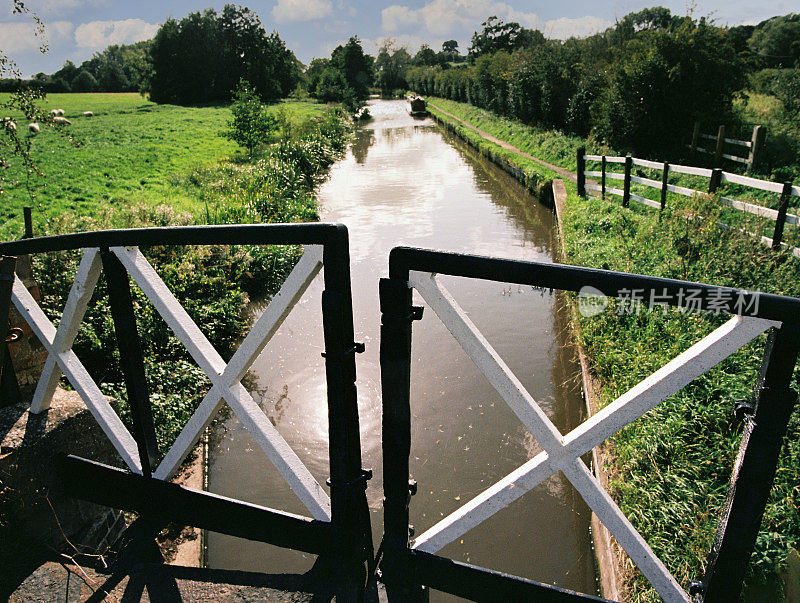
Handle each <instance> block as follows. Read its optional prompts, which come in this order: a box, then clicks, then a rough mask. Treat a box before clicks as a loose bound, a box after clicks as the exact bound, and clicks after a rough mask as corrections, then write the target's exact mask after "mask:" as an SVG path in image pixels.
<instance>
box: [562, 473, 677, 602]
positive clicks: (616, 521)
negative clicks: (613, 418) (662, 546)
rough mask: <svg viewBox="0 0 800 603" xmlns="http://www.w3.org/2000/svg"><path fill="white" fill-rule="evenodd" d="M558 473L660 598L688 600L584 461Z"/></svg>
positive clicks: (670, 600)
mask: <svg viewBox="0 0 800 603" xmlns="http://www.w3.org/2000/svg"><path fill="white" fill-rule="evenodd" d="M561 470H562V471H563V472H564V475H565V476H566V477H567V479H568V480H569V481H570V482H572V485H573V486H575V489H576V490H577V491H578V492H579V493H580V495H581V497H582V498H583V500H584V501H585V502H586V504H587V505H589V508H591V509H592V511H594V513H595V514H596V515H597V517H598V518H600V521H602V522H603V525H604V526H606V527H607V528H608V531H609V532H611V534H613V536H614V538H616V539H617V542H619V544H620V545H621V546H622V548H623V549H625V552H626V553H628V555H629V556H630V558H631V559H632V560H633V562H634V563H635V564H636V567H638V568H639V570H640V571H641V572H642V574H644V576H645V578H647V579H648V580H649V581H650V584H652V585H653V588H655V589H656V592H658V594H659V595H660V596H661V598H662V599H664V601H667V603H679V602H680V603H683V602H685V601H689V595H687V594H686V592H685V591H684V590H683V589H682V588H681V586H680V584H678V582H677V580H675V578H674V577H673V576H672V574H671V573H670V571H669V570H668V569H667V568H666V567H665V566H664V564H663V563H662V562H661V560H660V559H659V558H658V557H657V556H656V554H655V553H654V552H653V551H652V549H651V548H650V547H649V546H648V544H647V542H645V540H644V538H642V536H641V535H640V534H639V532H637V531H636V528H634V527H633V524H631V522H630V521H629V520H628V518H627V517H625V514H624V513H623V512H622V511H621V510H620V508H619V507H618V506H617V505H616V503H615V502H614V501H613V500H612V499H611V496H609V494H608V492H606V491H605V488H603V486H602V485H601V484H600V482H598V481H597V479H596V478H595V477H594V475H592V472H591V471H589V468H588V467H587V466H586V465H585V464H584V462H583V461H582V460H581V459H572V460H571V461H568V462H564V463H563V466H562V467H561Z"/></svg>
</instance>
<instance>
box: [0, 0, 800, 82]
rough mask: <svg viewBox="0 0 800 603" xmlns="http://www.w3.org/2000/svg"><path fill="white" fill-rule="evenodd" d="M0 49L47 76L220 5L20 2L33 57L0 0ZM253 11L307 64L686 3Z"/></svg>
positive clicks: (481, 1)
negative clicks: (43, 35) (354, 40)
mask: <svg viewBox="0 0 800 603" xmlns="http://www.w3.org/2000/svg"><path fill="white" fill-rule="evenodd" d="M0 2H2V3H3V4H5V5H6V8H5V9H4V10H3V11H2V12H0V50H2V51H4V52H5V53H7V54H8V55H10V56H11V58H12V59H14V60H15V62H16V63H17V64H18V65H19V67H21V69H22V71H23V73H24V74H25V75H32V74H34V73H37V72H39V71H44V72H46V73H51V72H53V71H55V70H57V69H58V68H59V67H60V66H61V65H62V64H63V63H64V61H65V60H67V59H70V60H72V61H74V62H75V63H78V64H79V63H80V62H81V61H83V60H85V59H87V58H89V57H91V56H92V54H93V53H94V52H96V51H98V50H102V49H103V48H105V47H106V46H108V45H109V44H122V43H130V42H136V41H139V40H145V39H148V38H151V37H152V36H153V34H154V33H155V31H157V29H158V25H159V23H162V22H163V21H164V20H165V19H166V18H168V17H170V16H173V17H178V18H179V17H183V16H184V15H186V14H187V13H189V12H191V11H194V10H199V9H203V8H206V7H209V6H212V7H214V8H217V9H219V8H221V7H222V6H223V5H224V4H225V3H224V2H203V1H202V0H201V1H200V2H198V1H197V0H191V1H189V0H180V1H178V2H169V3H165V2H156V1H154V0H143V1H136V2H130V1H122V0H28V2H27V4H28V6H29V7H30V8H32V9H34V10H36V12H37V13H38V14H39V16H40V17H41V18H42V19H43V20H44V22H45V23H46V25H47V39H48V43H49V45H50V51H49V52H48V53H47V54H44V55H42V54H40V53H39V52H38V50H37V47H38V43H37V41H36V39H35V38H34V36H33V28H32V25H31V21H30V18H28V17H25V16H20V15H12V14H11V1H10V0H0ZM240 3H241V4H244V5H246V6H249V7H250V8H251V9H252V10H255V11H256V12H257V13H258V14H259V15H260V16H261V20H262V21H263V23H264V25H265V27H266V28H267V30H273V29H275V30H277V31H278V32H279V34H280V36H281V37H282V38H283V39H284V40H285V41H286V43H287V45H288V47H289V48H291V49H292V50H294V52H295V54H296V55H297V56H298V58H299V59H300V60H301V61H303V62H308V61H309V60H310V59H311V58H312V57H315V56H327V55H328V54H330V51H331V50H332V49H333V48H335V47H336V45H337V44H340V43H342V42H343V41H346V40H347V38H349V37H350V36H351V35H353V34H355V35H358V36H359V38H361V39H362V40H363V41H364V46H365V48H366V50H367V51H368V52H372V53H374V52H375V50H376V48H377V46H378V45H379V44H380V43H381V42H382V41H383V40H384V39H386V38H392V39H394V40H395V41H396V43H397V44H398V45H405V46H408V48H409V50H410V51H411V52H415V51H416V50H417V49H418V48H419V46H420V44H423V43H427V44H430V45H431V47H433V48H434V49H436V50H438V49H439V48H440V47H441V44H442V42H443V41H444V40H448V39H455V40H458V42H459V46H460V48H461V50H462V52H464V51H466V48H467V46H468V45H469V39H470V37H471V35H472V32H473V31H474V30H475V29H477V28H478V27H479V26H480V23H481V22H482V21H483V20H484V19H485V18H486V17H488V16H489V15H497V16H499V17H500V18H502V19H504V20H506V21H517V22H519V23H520V24H522V25H523V26H525V27H534V28H537V29H540V30H542V31H543V32H544V33H545V35H546V36H547V37H551V38H566V37H569V36H571V35H578V36H584V35H588V34H592V33H595V32H597V31H600V30H602V29H604V28H605V27H608V26H609V25H611V24H612V23H613V22H614V20H615V19H617V18H619V17H622V16H623V15H625V14H627V13H629V12H631V11H635V10H640V9H641V8H644V7H647V6H653V5H659V4H660V5H662V6H667V7H668V8H670V9H671V10H672V11H673V12H675V13H678V14H685V13H686V12H687V2H685V1H679V2H669V1H662V2H640V1H637V0H618V1H616V2H607V3H598V2H591V1H589V0H577V1H573V2H552V0H547V1H545V0H372V1H370V0H257V1H252V2H240ZM798 9H800V7H799V6H798V3H797V0H761V1H760V2H756V1H755V0H727V1H726V0H697V1H696V2H695V4H694V9H693V10H694V14H695V15H696V16H703V15H706V16H708V15H710V16H712V17H713V18H714V19H716V21H717V22H718V23H720V24H724V25H739V24H743V23H757V22H759V21H761V20H763V19H765V18H768V17H771V16H774V15H781V14H785V13H789V12H796V11H798Z"/></svg>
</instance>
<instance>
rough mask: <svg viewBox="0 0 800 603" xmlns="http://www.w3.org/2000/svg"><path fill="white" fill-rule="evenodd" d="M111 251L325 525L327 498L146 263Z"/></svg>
mask: <svg viewBox="0 0 800 603" xmlns="http://www.w3.org/2000/svg"><path fill="white" fill-rule="evenodd" d="M111 251H112V252H113V253H114V254H115V255H116V256H117V257H118V258H119V259H120V261H121V262H122V264H123V265H124V266H125V268H126V269H127V270H128V272H129V273H130V275H131V277H132V278H133V280H134V281H136V284H137V285H139V287H140V288H141V290H142V291H143V292H144V294H145V295H146V296H147V298H148V299H149V300H150V302H151V303H152V304H153V306H154V307H155V308H156V310H157V311H158V313H159V314H160V315H161V317H162V318H163V319H164V321H165V322H166V323H167V325H168V326H169V327H170V328H171V329H172V331H173V332H174V333H175V335H176V336H177V337H178V339H180V340H181V342H182V343H183V345H184V346H185V347H186V350H187V351H188V352H189V354H190V355H191V356H192V358H193V359H194V360H195V362H197V364H198V365H199V366H200V368H201V369H202V370H203V372H204V373H205V374H206V375H207V376H208V377H209V379H211V382H212V384H213V385H214V386H215V387H218V388H219V393H220V394H221V395H222V397H224V398H225V400H226V401H227V402H228V404H229V405H230V406H231V409H232V410H233V411H234V412H235V413H236V415H237V417H239V420H240V421H241V422H242V424H243V425H244V426H245V428H247V430H248V431H249V432H250V433H251V435H252V436H253V439H255V441H256V443H257V444H258V445H259V447H260V448H261V449H262V450H263V451H264V453H265V454H266V455H267V457H269V459H270V460H271V461H272V463H273V464H274V465H275V467H276V468H277V469H278V471H280V473H281V475H282V476H283V478H284V479H285V480H286V481H287V483H288V484H289V486H290V487H291V489H292V491H293V492H294V493H295V494H296V495H297V497H298V498H299V499H300V500H301V501H302V502H303V504H304V505H305V506H306V508H307V509H308V510H309V512H310V513H311V515H312V516H313V517H314V518H315V519H322V520H328V519H330V499H329V498H328V496H327V493H326V492H325V491H324V490H323V489H322V487H321V486H320V485H319V484H318V483H317V481H316V480H315V479H314V476H312V475H311V472H310V471H309V470H308V468H307V467H306V466H305V465H304V464H303V462H302V461H301V460H300V458H299V457H298V456H297V454H295V452H294V451H293V450H292V449H291V447H290V446H289V445H288V444H287V443H286V441H285V440H284V439H283V437H282V436H281V435H280V433H278V431H277V429H275V427H274V426H273V425H272V423H271V422H270V421H269V419H268V418H267V416H266V415H265V414H264V413H263V411H262V410H261V409H260V408H259V406H258V404H256V403H255V401H254V400H253V398H252V397H251V396H250V394H249V393H248V392H247V390H245V389H244V388H243V387H242V386H241V384H239V383H238V382H237V383H236V385H234V386H231V385H230V384H229V383H225V381H224V379H223V373H224V371H225V368H226V365H225V361H224V360H223V359H222V357H221V356H220V355H219V353H218V352H217V351H216V350H215V349H214V346H213V345H211V342H210V341H208V339H207V338H206V336H205V335H203V333H202V331H200V329H199V328H198V327H197V325H196V324H195V322H194V321H193V320H192V319H191V317H190V316H189V314H188V313H187V312H186V310H185V309H184V308H183V306H181V304H180V302H178V300H177V299H175V296H174V295H173V294H172V292H171V291H170V290H169V288H168V287H167V286H166V284H165V283H164V281H162V280H161V277H159V276H158V274H157V273H156V271H155V270H154V269H153V267H152V266H151V265H150V263H149V262H148V261H147V259H146V258H145V257H144V256H143V255H142V254H141V252H140V251H139V250H138V249H136V248H125V247H112V248H111ZM209 406H211V404H209ZM198 422H199V421H198Z"/></svg>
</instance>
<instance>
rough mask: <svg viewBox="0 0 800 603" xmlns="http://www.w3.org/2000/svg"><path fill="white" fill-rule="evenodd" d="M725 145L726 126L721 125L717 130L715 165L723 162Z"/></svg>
mask: <svg viewBox="0 0 800 603" xmlns="http://www.w3.org/2000/svg"><path fill="white" fill-rule="evenodd" d="M724 145H725V126H720V127H719V132H717V150H716V152H715V153H714V165H720V164H721V162H722V150H723V147H724Z"/></svg>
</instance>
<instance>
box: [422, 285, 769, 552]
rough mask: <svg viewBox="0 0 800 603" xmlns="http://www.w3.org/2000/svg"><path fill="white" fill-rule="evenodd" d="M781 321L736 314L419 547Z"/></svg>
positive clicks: (442, 539) (462, 528)
mask: <svg viewBox="0 0 800 603" xmlns="http://www.w3.org/2000/svg"><path fill="white" fill-rule="evenodd" d="M426 301H427V300H426ZM779 325H780V323H775V322H772V321H768V320H763V319H760V318H752V317H739V316H734V317H733V318H731V319H730V320H729V321H728V322H726V323H725V324H724V325H722V326H721V327H719V328H718V329H715V330H714V331H713V332H712V333H710V334H709V335H707V336H706V337H704V338H703V339H702V340H700V341H699V342H697V343H696V344H695V345H693V346H692V347H691V348H689V349H688V350H686V351H685V352H683V353H682V354H680V355H679V356H678V357H676V358H675V359H674V360H672V361H671V362H669V363H667V364H666V365H665V366H664V367H662V368H661V369H659V370H658V371H656V372H655V373H653V374H652V375H650V376H649V377H648V378H647V379H645V380H644V381H642V382H641V383H639V384H638V385H636V386H634V387H633V388H631V390H629V391H628V392H626V393H625V394H623V395H622V396H620V397H619V398H617V400H615V401H614V402H612V403H611V404H609V405H608V406H607V407H605V408H604V409H603V410H602V411H600V412H599V413H597V414H596V415H594V416H593V417H592V418H591V419H589V420H587V421H585V422H584V423H582V424H581V425H579V426H578V427H576V428H575V429H574V430H572V431H571V432H570V433H569V434H567V436H565V437H564V441H565V445H564V449H562V450H559V451H556V453H555V454H554V457H556V459H555V460H556V462H553V461H551V459H549V458H548V457H547V456H542V453H540V454H539V455H537V456H536V457H535V458H533V459H532V460H530V461H528V462H527V463H525V464H524V465H523V466H522V467H520V468H519V469H517V470H515V471H514V472H512V473H511V474H509V475H508V476H507V477H505V478H503V479H502V480H500V481H499V482H497V483H496V484H495V485H494V486H491V487H490V488H488V489H487V490H485V491H484V492H482V493H481V494H479V495H478V496H476V497H475V498H474V499H472V500H470V501H469V502H468V503H467V504H466V505H464V506H462V507H460V508H459V509H457V510H456V511H454V512H453V513H451V514H450V515H448V516H447V517H445V518H444V519H442V520H441V521H439V522H438V523H436V524H435V525H434V526H432V527H431V528H429V529H428V530H426V531H425V532H424V533H423V534H421V535H420V536H419V537H418V538H417V539H416V540H415V541H414V548H419V549H420V550H423V551H426V552H429V553H435V552H436V551H438V550H439V549H441V548H442V547H444V546H445V545H447V544H449V543H450V542H452V541H453V540H455V539H456V538H459V537H460V536H462V535H464V534H465V533H467V532H468V531H469V530H471V529H472V528H474V527H475V526H476V525H478V524H479V523H481V522H482V521H484V520H486V519H488V518H489V517H491V516H492V515H494V514H495V513H496V512H497V511H499V510H500V509H502V508H504V507H506V506H508V505H509V504H511V503H512V502H513V501H515V500H516V499H518V498H519V497H521V496H522V495H523V494H525V493H526V492H528V491H530V490H531V489H533V488H534V487H536V486H537V485H539V484H540V483H541V482H543V481H544V480H546V479H547V478H548V477H550V476H551V475H553V474H554V473H555V472H556V471H558V469H559V463H558V462H557V461H558V457H562V458H564V457H566V459H567V461H569V459H571V458H578V457H580V456H582V455H584V454H585V453H587V452H589V451H590V450H591V449H592V448H594V447H595V446H597V445H599V444H600V443H602V442H603V441H605V440H606V439H607V438H609V437H610V436H612V435H613V434H614V433H616V432H617V431H619V430H620V429H622V428H623V427H625V426H626V425H628V424H630V423H632V422H633V421H635V420H636V419H638V418H639V417H641V416H642V415H644V414H645V413H647V412H648V411H650V410H652V409H653V408H655V407H656V406H657V405H658V404H659V403H660V402H662V401H663V400H666V399H667V398H668V397H670V396H671V395H673V394H675V393H676V392H678V391H680V390H681V389H682V388H683V387H685V386H686V385H687V384H688V383H690V382H691V381H692V380H693V379H695V378H696V377H698V376H699V375H701V374H703V373H704V372H706V371H708V370H709V369H711V368H712V367H714V366H715V365H716V364H718V363H719V362H721V361H722V360H724V359H725V358H727V357H728V356H730V355H731V354H733V353H734V352H735V351H737V350H738V349H740V348H741V347H742V346H744V345H746V344H747V343H749V342H750V341H752V340H753V339H755V338H756V337H758V336H759V335H760V334H761V333H763V332H764V331H766V330H767V329H769V328H771V327H775V326H779ZM587 425H588V428H587ZM546 468H550V469H549V472H547V471H546V470H545V469H546Z"/></svg>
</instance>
